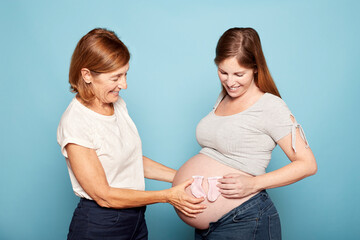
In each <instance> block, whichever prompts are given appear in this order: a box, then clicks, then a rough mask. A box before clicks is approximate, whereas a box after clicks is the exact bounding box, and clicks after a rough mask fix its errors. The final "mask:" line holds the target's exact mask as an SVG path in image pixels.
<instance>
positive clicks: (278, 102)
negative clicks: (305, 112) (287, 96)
mask: <svg viewBox="0 0 360 240" xmlns="http://www.w3.org/2000/svg"><path fill="white" fill-rule="evenodd" d="M264 98H265V99H264V100H265V101H262V102H263V105H264V107H266V109H272V108H279V107H280V108H281V107H287V105H286V103H285V101H284V100H283V99H282V98H281V97H279V96H276V95H274V94H272V93H265V95H264Z"/></svg>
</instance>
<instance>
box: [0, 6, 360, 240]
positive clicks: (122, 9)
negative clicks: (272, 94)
mask: <svg viewBox="0 0 360 240" xmlns="http://www.w3.org/2000/svg"><path fill="white" fill-rule="evenodd" d="M129 2H130V1H102V2H101V3H100V1H68V0H67V1H56V2H55V1H52V2H50V1H10V0H9V1H4V0H2V1H0V27H1V28H0V29H1V30H0V31H1V38H0V68H1V77H0V81H1V85H0V86H1V87H0V89H1V94H0V103H1V105H0V108H1V118H0V131H1V132H0V147H1V157H0V159H1V167H0V191H1V192H0V239H6V240H10V239H21V240H22V239H36V240H39V239H65V238H66V234H67V231H68V226H69V223H70V220H71V216H72V213H73V210H74V208H75V206H76V204H77V202H78V198H77V197H76V196H75V195H74V194H73V192H72V189H71V184H70V179H69V176H68V172H67V168H66V164H65V160H64V157H63V156H62V155H61V153H60V148H59V146H58V145H57V142H56V128H57V125H58V122H59V120H60V117H61V115H62V113H63V112H64V110H65V109H66V107H67V105H68V104H69V102H70V101H71V99H72V98H73V95H72V94H71V93H70V92H69V84H68V82H67V81H68V77H67V76H68V68H69V63H70V57H71V54H72V52H73V50H74V48H75V45H76V43H77V42H78V40H79V39H80V38H81V37H82V36H83V35H84V34H86V33H87V32H88V31H90V30H91V29H93V28H95V27H106V28H109V29H111V30H114V31H115V32H116V33H117V34H118V36H119V37H120V38H121V40H123V41H124V43H125V44H126V45H127V46H128V47H129V49H130V52H131V54H132V58H131V61H130V65H131V68H130V71H129V75H128V86H129V88H128V90H126V91H122V92H121V96H122V97H123V98H124V99H125V101H126V102H127V105H128V109H129V112H130V116H131V117H132V118H133V120H134V122H135V123H136V125H137V127H138V130H139V133H140V135H141V138H142V141H143V152H144V154H145V155H146V156H148V157H150V158H152V159H154V160H156V161H158V162H161V163H163V164H165V165H167V166H170V167H172V168H175V169H177V168H179V167H180V166H181V165H182V164H183V163H184V162H185V161H186V160H187V159H188V158H190V157H191V156H193V155H194V154H196V153H197V152H198V151H199V149H200V147H199V145H198V144H197V142H196V139H195V127H196V125H197V123H198V122H199V120H200V119H201V118H202V117H204V116H205V115H206V114H207V113H208V112H209V111H210V110H211V108H212V105H213V104H214V102H215V100H216V98H217V95H218V93H219V91H220V84H219V80H218V78H217V74H216V67H215V65H214V63H213V58H214V50H215V46H216V43H217V40H218V38H219V37H220V35H221V34H222V33H223V32H224V31H225V30H227V29H228V28H230V27H234V26H240V27H246V26H250V27H253V28H255V29H256V30H257V31H258V32H259V34H260V37H261V40H262V44H263V50H264V53H265V56H266V59H267V62H268V65H269V68H270V71H271V73H272V75H273V77H274V79H275V81H276V83H277V86H278V88H279V90H280V93H281V94H282V97H283V99H284V100H285V101H286V103H287V104H288V106H289V107H290V109H291V110H292V112H293V113H294V115H295V116H296V118H297V120H298V122H299V123H301V124H302V126H303V128H304V129H305V132H306V135H307V137H308V139H309V142H310V145H311V148H312V150H313V152H314V153H315V156H316V159H317V162H318V167H319V170H318V173H317V174H316V175H315V176H313V177H310V178H307V179H305V180H303V181H300V182H298V183H295V184H293V185H290V186H287V187H282V188H278V189H273V190H269V192H270V195H271V196H272V198H273V200H274V202H275V203H276V205H277V208H278V210H279V212H280V215H281V220H282V228H283V230H282V231H283V239H291V240H297V239H299V240H300V239H354V238H355V236H359V235H360V228H359V224H360V220H359V217H358V216H359V214H360V209H359V204H358V201H359V200H358V199H359V198H360V192H359V186H358V184H359V182H360V181H359V180H360V174H359V172H358V171H359V167H360V163H359V157H358V156H357V154H355V151H356V150H358V149H359V135H360V130H359V129H360V128H359V124H358V122H359V117H360V114H359V107H358V104H359V103H360V101H359V100H360V97H359V90H360V81H359V74H358V70H359V56H360V47H359V42H360V29H359V26H358V24H359V22H360V21H359V20H360V18H359V17H358V13H359V11H360V4H359V2H358V1H355V0H354V1H350V0H345V1H308V0H306V1H297V2H295V1H294V2H290V1H280V0H279V1H177V2H176V3H175V2H172V3H169V1H144V0H141V1H132V2H131V3H129ZM287 163H288V160H287V158H286V156H285V155H284V154H283V153H282V151H281V150H279V149H278V148H276V150H275V151H274V153H273V159H272V162H271V164H270V166H269V168H268V170H269V171H271V170H273V169H276V168H279V167H281V166H283V165H285V164H287ZM146 187H147V189H148V190H158V189H164V188H168V187H170V184H168V183H159V182H156V181H152V180H147V181H146ZM147 223H148V227H149V232H150V235H149V238H150V240H162V239H175V240H176V239H192V236H193V230H192V228H190V227H188V226H187V225H186V224H184V223H183V222H182V221H181V220H180V219H179V218H178V217H177V215H176V214H175V211H174V210H173V208H172V206H171V205H169V204H156V205H151V206H149V207H148V210H147Z"/></svg>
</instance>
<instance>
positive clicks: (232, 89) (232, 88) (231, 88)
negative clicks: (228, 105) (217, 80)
mask: <svg viewBox="0 0 360 240" xmlns="http://www.w3.org/2000/svg"><path fill="white" fill-rule="evenodd" d="M239 87H240V85H239V86H237V87H228V88H229V89H230V90H231V91H235V90H236V89H239Z"/></svg>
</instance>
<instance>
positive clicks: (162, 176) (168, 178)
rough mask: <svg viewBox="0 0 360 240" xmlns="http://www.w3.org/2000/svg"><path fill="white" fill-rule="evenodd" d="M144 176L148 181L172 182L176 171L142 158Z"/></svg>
mask: <svg viewBox="0 0 360 240" xmlns="http://www.w3.org/2000/svg"><path fill="white" fill-rule="evenodd" d="M143 163H144V176H145V177H146V178H149V179H154V180H159V181H164V182H172V181H173V179H174V176H175V174H176V170H174V169H172V168H169V167H166V166H164V165H162V164H160V163H158V162H155V161H153V160H151V159H150V158H148V157H145V156H143Z"/></svg>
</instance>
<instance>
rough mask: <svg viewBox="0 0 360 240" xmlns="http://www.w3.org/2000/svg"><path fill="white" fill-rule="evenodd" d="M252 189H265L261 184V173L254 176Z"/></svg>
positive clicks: (256, 190) (258, 190)
mask: <svg viewBox="0 0 360 240" xmlns="http://www.w3.org/2000/svg"><path fill="white" fill-rule="evenodd" d="M254 189H255V192H260V191H262V190H264V189H266V188H265V186H264V185H263V181H262V177H261V175H260V176H255V177H254Z"/></svg>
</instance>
